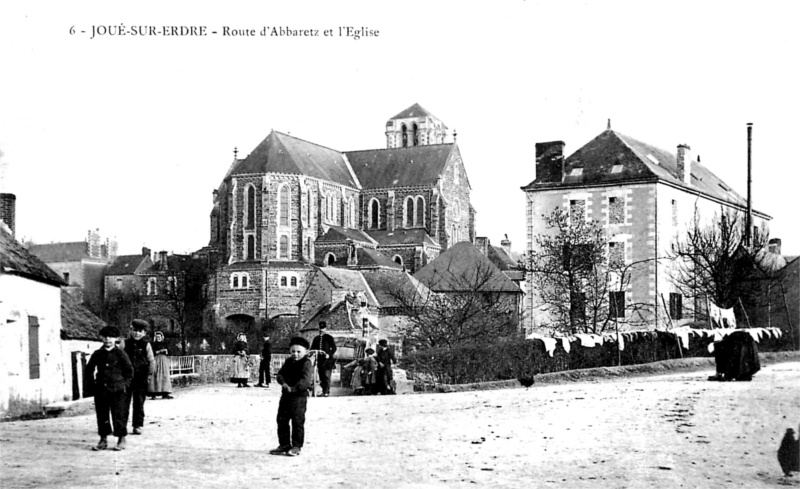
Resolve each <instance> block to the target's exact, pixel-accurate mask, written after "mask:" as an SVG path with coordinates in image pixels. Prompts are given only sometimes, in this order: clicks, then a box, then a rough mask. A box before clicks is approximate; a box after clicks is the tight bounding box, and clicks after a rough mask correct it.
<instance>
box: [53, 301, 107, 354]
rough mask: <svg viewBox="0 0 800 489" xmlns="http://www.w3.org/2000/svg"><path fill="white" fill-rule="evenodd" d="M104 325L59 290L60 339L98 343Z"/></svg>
mask: <svg viewBox="0 0 800 489" xmlns="http://www.w3.org/2000/svg"><path fill="white" fill-rule="evenodd" d="M105 325H106V323H105V321H103V320H102V319H100V318H99V317H97V315H95V314H94V313H93V312H92V311H90V310H89V309H88V308H87V307H86V306H84V305H83V304H81V303H80V302H78V300H77V299H75V298H74V297H72V296H71V295H69V293H68V292H67V291H66V290H64V289H61V338H62V339H65V340H91V341H100V340H101V338H100V329H102V328H103V327H104V326H105Z"/></svg>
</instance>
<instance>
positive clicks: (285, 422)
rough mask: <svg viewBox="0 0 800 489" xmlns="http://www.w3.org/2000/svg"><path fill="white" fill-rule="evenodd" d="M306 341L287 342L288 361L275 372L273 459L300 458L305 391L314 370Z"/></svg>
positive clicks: (306, 400) (303, 440) (302, 441)
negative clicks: (276, 396)
mask: <svg viewBox="0 0 800 489" xmlns="http://www.w3.org/2000/svg"><path fill="white" fill-rule="evenodd" d="M307 353H308V340H306V339H305V338H301V337H299V336H295V337H294V338H292V339H291V340H290V341H289V358H287V359H286V361H285V362H284V363H283V367H281V369H280V370H278V375H276V376H275V381H276V382H278V384H279V385H280V386H281V400H280V401H278V418H277V421H278V448H275V449H274V450H270V451H269V453H271V454H272V455H289V456H291V457H296V456H298V455H300V451H301V450H302V448H303V443H304V442H305V436H306V435H305V433H306V428H305V426H306V407H307V405H308V388H309V387H311V386H312V384H311V382H312V381H313V379H312V377H313V375H314V374H313V367H312V366H311V361H310V360H309V359H308V357H307V356H306V354H307Z"/></svg>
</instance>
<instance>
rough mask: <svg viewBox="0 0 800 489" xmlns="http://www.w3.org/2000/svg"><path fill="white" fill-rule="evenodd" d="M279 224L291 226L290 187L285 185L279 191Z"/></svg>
mask: <svg viewBox="0 0 800 489" xmlns="http://www.w3.org/2000/svg"><path fill="white" fill-rule="evenodd" d="M278 224H279V225H280V226H288V225H289V186H288V185H285V184H284V185H281V187H280V189H278Z"/></svg>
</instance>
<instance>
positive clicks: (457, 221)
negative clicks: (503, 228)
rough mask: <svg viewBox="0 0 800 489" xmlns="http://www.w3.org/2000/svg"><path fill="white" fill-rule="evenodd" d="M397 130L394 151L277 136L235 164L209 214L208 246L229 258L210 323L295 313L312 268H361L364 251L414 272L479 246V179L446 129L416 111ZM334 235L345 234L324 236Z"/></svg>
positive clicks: (217, 275) (217, 277) (217, 278)
mask: <svg viewBox="0 0 800 489" xmlns="http://www.w3.org/2000/svg"><path fill="white" fill-rule="evenodd" d="M390 123H391V124H389V123H387V149H385V150H366V151H356V152H339V151H335V150H332V149H330V148H326V147H322V146H319V145H316V144H314V143H310V142H308V141H303V140H301V139H297V138H294V137H292V136H288V135H285V134H281V133H277V132H274V131H273V132H272V133H270V135H269V136H268V137H267V138H266V139H265V140H264V141H263V142H262V143H261V144H260V145H259V146H258V147H256V148H255V150H254V151H253V152H251V153H250V155H248V156H247V157H246V158H244V159H235V160H234V162H233V165H232V166H231V168H230V170H229V171H228V174H227V175H226V176H225V177H224V179H223V181H222V183H221V185H220V186H219V188H218V189H217V190H215V191H214V193H213V196H214V199H213V207H212V211H211V215H210V222H211V230H210V237H211V240H210V242H209V250H211V251H213V253H214V254H215V256H218V257H219V258H218V260H217V262H216V265H215V266H214V271H213V273H212V274H211V276H210V277H209V283H208V290H209V298H210V304H211V307H210V314H209V316H213V320H212V321H213V322H214V323H215V324H216V325H217V326H218V327H223V328H224V327H226V326H225V325H226V321H227V320H228V318H231V317H235V318H237V319H236V320H237V321H239V322H241V321H248V322H250V323H255V324H263V323H265V322H267V321H269V320H270V319H271V318H275V317H277V316H286V315H294V314H297V302H298V300H299V297H300V292H301V291H302V290H303V289H304V287H305V286H306V284H307V280H308V277H309V274H310V273H311V272H312V270H313V269H314V266H344V267H347V266H350V267H353V266H363V263H358V261H359V258H358V257H361V256H362V255H361V254H358V253H357V252H356V251H354V250H355V249H356V248H361V249H363V250H371V251H370V254H369V255H368V256H367V255H364V256H363V257H362V259H367V258H368V259H369V260H370V261H371V263H372V262H380V261H382V260H383V258H381V257H379V256H377V255H376V254H375V252H378V254H380V255H382V256H384V257H386V259H387V260H394V262H395V263H396V264H398V265H402V266H404V267H406V268H407V269H409V270H410V271H412V272H413V271H414V270H416V269H418V268H421V267H422V266H424V265H425V264H427V263H428V262H429V261H431V260H433V259H434V258H435V257H436V256H438V254H439V252H440V251H441V250H443V249H445V248H447V247H448V246H450V245H452V244H453V243H455V242H458V241H468V240H472V239H474V235H475V233H474V209H473V208H472V206H471V203H470V186H469V180H468V178H467V174H466V170H465V168H464V164H463V161H462V159H461V155H460V153H459V151H458V148H457V146H456V145H455V144H454V143H448V142H447V141H446V139H447V137H448V132H447V128H446V126H444V125H443V124H442V123H441V121H439V120H438V119H436V118H435V117H433V116H432V115H430V114H429V113H428V112H427V111H425V110H424V109H422V108H421V107H419V106H418V105H414V106H412V107H410V108H409V109H406V110H405V111H403V112H401V113H400V114H398V115H397V116H395V118H393V119H392V120H390ZM404 125H405V127H406V139H405V141H406V144H403V143H402V141H403V132H402V127H403V126H404ZM415 127H416V138H415V137H414V128H415ZM409 131H411V132H409ZM409 135H410V138H409ZM331 229H339V230H340V231H341V233H343V234H344V237H343V238H342V239H341V240H339V241H336V240H331V239H328V238H325V239H322V238H323V237H326V236H327V233H329V231H330V230H331ZM396 233H405V234H404V235H402V239H399V238H398V237H397V236H395V235H394V234H396ZM348 234H353V236H349V235H348ZM371 266H380V265H378V264H376V263H372V265H371ZM382 266H386V264H385V263H384V264H383V265H382ZM245 276H246V277H247V278H246V280H247V285H246V286H243V285H242V282H241V280H242V278H243V277H245ZM234 280H236V285H235V286H234ZM284 283H285V284H284ZM293 284H296V285H293Z"/></svg>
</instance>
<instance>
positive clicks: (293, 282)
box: [289, 277, 297, 287]
mask: <svg viewBox="0 0 800 489" xmlns="http://www.w3.org/2000/svg"><path fill="white" fill-rule="evenodd" d="M289 284H290V285H291V286H292V287H297V277H291V279H290V280H289Z"/></svg>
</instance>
